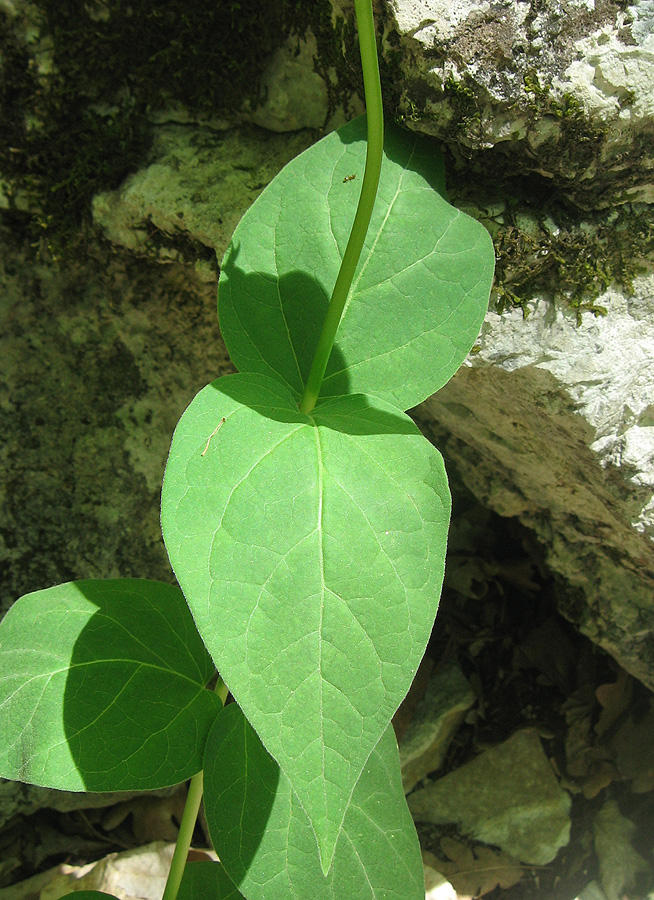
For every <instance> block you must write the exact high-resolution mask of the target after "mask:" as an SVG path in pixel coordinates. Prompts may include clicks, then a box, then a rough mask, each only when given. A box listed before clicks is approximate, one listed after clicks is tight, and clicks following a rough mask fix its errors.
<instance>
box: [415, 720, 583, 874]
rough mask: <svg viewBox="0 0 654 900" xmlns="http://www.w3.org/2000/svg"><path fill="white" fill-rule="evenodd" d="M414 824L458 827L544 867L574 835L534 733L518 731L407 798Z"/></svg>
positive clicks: (563, 794) (565, 797)
mask: <svg viewBox="0 0 654 900" xmlns="http://www.w3.org/2000/svg"><path fill="white" fill-rule="evenodd" d="M408 802H409V809H410V810H411V813H412V815H413V817H414V819H416V821H422V822H433V823H434V824H437V825H438V824H445V823H448V822H454V823H456V824H457V825H458V827H459V828H460V829H461V830H462V831H463V832H465V833H466V834H467V835H469V836H470V837H473V838H475V840H478V841H482V842H483V843H487V844H493V845H495V846H497V847H500V848H501V849H502V850H505V851H506V852H507V853H509V854H511V855H512V856H514V857H516V858H517V859H520V860H522V862H526V863H531V864H533V865H546V864H547V863H548V862H551V861H552V860H553V859H554V857H555V856H556V854H557V852H558V851H559V850H560V849H561V847H565V846H566V844H567V843H568V840H569V835H570V815H569V812H570V798H569V796H568V794H566V792H565V791H564V790H562V788H560V787H559V784H558V782H557V780H556V776H555V775H554V771H553V769H552V767H551V766H550V764H549V762H548V761H547V759H546V757H545V754H544V752H543V749H542V746H541V743H540V740H539V738H538V736H537V734H536V733H535V732H534V731H518V732H516V734H514V735H513V736H512V737H511V738H509V740H508V741H505V742H504V743H503V744H500V745H499V746H497V747H492V748H491V749H489V750H486V751H484V752H483V753H482V754H481V755H480V756H478V757H476V758H475V759H473V760H472V761H471V762H469V763H467V764H466V765H465V766H463V767H462V768H460V769H456V770H455V771H453V772H450V773H449V774H448V775H445V776H444V777H443V778H440V779H439V780H438V781H436V782H435V783H434V784H432V785H430V786H429V787H426V788H424V789H423V790H420V791H416V792H415V793H413V794H410V795H409V798H408Z"/></svg>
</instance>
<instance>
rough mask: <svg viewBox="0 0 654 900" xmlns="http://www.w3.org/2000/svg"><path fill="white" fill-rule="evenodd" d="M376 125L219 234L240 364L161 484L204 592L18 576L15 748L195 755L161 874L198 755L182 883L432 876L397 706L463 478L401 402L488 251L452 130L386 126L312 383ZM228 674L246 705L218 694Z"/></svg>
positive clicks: (170, 890)
mask: <svg viewBox="0 0 654 900" xmlns="http://www.w3.org/2000/svg"><path fill="white" fill-rule="evenodd" d="M367 2H368V0H357V12H358V13H359V10H360V9H361V8H362V7H364V6H365V5H366V3H367ZM370 13H371V10H370ZM360 25H361V21H360ZM370 25H371V29H372V23H371V22H370ZM373 46H374V42H373ZM366 94H367V96H368V86H367V84H366ZM379 107H381V102H380V103H379ZM371 119H372V117H371ZM363 133H364V125H363V122H362V121H355V122H354V123H352V124H351V125H349V126H345V127H344V128H343V129H341V130H340V131H339V132H338V133H336V134H334V135H330V136H328V137H327V138H325V139H323V140H322V141H320V142H319V143H318V144H317V145H315V146H314V147H312V148H310V149H309V150H307V151H306V152H305V153H304V154H302V155H301V156H300V157H298V159H296V160H294V161H293V162H292V163H291V164H290V165H289V166H288V167H287V169H285V170H284V171H283V172H281V173H280V175H279V176H278V177H277V178H276V179H275V180H274V181H273V182H272V184H271V185H270V186H269V187H268V188H267V189H266V190H265V191H264V193H263V194H262V195H261V198H260V199H259V200H258V201H257V203H255V205H254V206H253V208H252V210H251V211H250V212H249V213H248V214H247V215H246V217H245V218H244V219H243V222H242V223H241V225H239V227H238V229H237V231H236V233H235V235H234V239H233V241H232V244H231V245H230V248H229V249H228V252H227V256H226V260H225V264H224V266H223V277H222V279H221V285H220V294H221V295H220V316H221V328H222V331H223V334H224V336H225V340H226V342H227V344H228V346H229V348H230V350H231V352H232V354H233V358H234V362H235V363H236V365H237V366H238V368H239V369H240V372H239V374H236V375H232V376H227V377H224V378H220V379H218V380H217V381H214V382H212V383H211V384H210V385H208V386H207V387H205V388H204V389H203V390H202V391H200V393H199V394H198V395H197V396H196V398H195V399H194V400H193V401H192V403H191V404H190V406H189V408H188V409H187V410H186V412H185V413H184V415H183V416H182V418H181V420H180V422H179V424H178V426H177V429H176V431H175V435H174V437H173V441H172V446H171V450H170V456H169V460H168V464H167V467H166V473H165V477H164V484H163V491H162V531H163V535H164V540H165V543H166V547H167V550H168V553H169V557H170V560H171V563H172V566H173V569H174V571H175V574H176V576H177V579H178V581H179V584H180V586H181V589H182V591H183V598H184V600H185V601H186V604H188V608H187V606H186V604H185V603H184V602H183V601H182V594H180V592H179V590H178V589H177V588H173V587H170V586H166V585H162V584H158V583H156V582H149V581H126V580H115V581H106V582H97V581H80V582H75V583H72V584H67V585H61V586H59V587H55V588H51V589H49V590H45V591H39V592H37V593H34V594H29V595H27V596H25V597H23V598H21V599H20V600H19V601H17V603H16V604H15V605H14V607H13V608H12V609H11V611H10V612H9V614H8V615H7V616H6V618H5V620H4V622H3V623H2V625H1V626H0V775H2V776H4V777H9V778H14V779H22V780H26V781H30V782H33V783H37V784H44V785H49V786H51V787H63V788H67V789H69V790H82V789H92V790H105V791H108V790H118V789H128V788H129V789H142V788H152V787H159V786H162V785H166V784H170V783H173V782H175V781H181V780H184V779H186V778H188V777H189V776H193V777H192V781H191V791H190V793H189V802H188V803H187V810H186V811H185V814H184V818H183V821H182V826H181V829H180V844H179V846H178V848H177V850H176V853H175V856H174V858H173V865H172V870H171V877H170V879H169V882H168V887H167V889H166V893H165V895H164V897H165V900H174V898H175V896H176V887H171V885H177V884H178V883H179V876H180V875H181V868H182V867H183V865H184V862H185V855H186V853H185V848H187V847H188V843H186V844H184V843H183V841H182V835H185V837H184V841H187V842H188V841H190V836H191V833H192V830H193V821H194V816H195V814H196V812H197V806H198V805H199V802H200V797H201V790H202V781H203V778H204V781H205V796H204V799H205V809H206V813H207V819H208V821H209V826H210V830H211V834H212V838H213V840H214V842H215V845H216V848H217V850H218V853H219V856H220V858H221V861H222V866H221V865H218V864H214V863H209V864H206V865H202V866H190V867H189V868H188V872H187V874H186V877H185V878H184V879H182V883H181V888H180V892H179V895H177V896H181V897H182V898H192V897H198V896H202V897H210V898H217V900H238V898H239V897H244V898H247V900H275V898H279V900H282V898H287V897H289V896H294V897H296V898H298V900H308V898H312V900H313V898H314V896H315V897H317V898H325V900H328V898H329V900H332V898H336V897H345V896H347V897H349V896H356V897H364V898H371V900H388V898H390V897H394V898H398V900H418V898H419V897H421V896H422V895H423V891H424V886H423V878H422V862H421V858H420V852H419V847H418V841H417V836H416V834H415V830H414V828H413V825H412V822H411V819H410V816H409V812H408V808H407V806H406V802H405V799H404V795H403V791H402V785H401V778H400V771H399V759H398V752H397V746H396V743H395V738H394V735H393V731H392V728H391V726H390V721H391V717H392V715H393V713H394V711H395V709H396V708H397V706H398V705H399V703H400V702H401V700H402V699H403V697H404V695H405V694H406V692H407V690H408V688H409V686H410V684H411V680H412V678H413V677H414V675H415V672H416V670H417V668H418V664H419V662H420V659H421V657H422V654H423V652H424V650H425V647H426V644H427V641H428V639H429V635H430V631H431V628H432V625H433V621H434V617H435V614H436V609H437V606H438V599H439V596H440V589H441V584H442V580H443V570H444V557H445V546H446V541H447V530H448V523H449V515H450V498H449V491H448V486H447V479H446V475H445V470H444V466H443V462H442V459H441V456H440V454H439V453H438V451H437V450H436V449H435V448H434V447H432V446H431V444H430V443H429V442H428V441H427V440H426V439H425V438H424V437H423V436H422V435H421V434H420V433H419V432H418V430H417V428H416V427H415V425H414V424H413V422H412V421H411V419H409V417H408V416H407V415H405V412H404V411H405V410H406V409H407V408H408V407H410V406H412V405H414V404H416V403H418V402H420V400H422V399H424V398H425V397H426V396H428V395H429V394H431V393H432V392H433V391H435V390H437V389H438V388H439V387H440V386H442V385H443V384H444V383H445V382H446V381H447V379H448V378H449V377H451V375H452V374H453V373H454V371H455V370H456V368H457V367H458V366H459V365H460V364H461V362H462V361H463V359H464V358H465V356H466V354H467V353H468V352H469V350H470V348H471V346H472V344H473V342H474V339H475V338H476V335H477V332H478V329H479V325H480V323H481V320H482V318H483V315H484V312H485V310H486V306H487V303H488V296H489V292H490V285H491V279H492V272H493V259H494V258H493V248H492V243H491V241H490V238H489V236H488V234H487V233H486V231H485V230H484V229H483V227H482V226H481V225H480V224H479V223H477V222H475V221H474V220H473V219H470V218H468V217H467V216H465V215H464V214H463V213H461V212H459V211H457V210H454V209H453V208H452V207H451V206H449V204H448V203H447V201H446V200H445V199H444V193H445V189H444V180H443V164H442V160H441V158H440V156H439V155H438V153H437V152H436V151H434V149H433V148H432V147H431V146H430V145H428V144H427V143H424V142H423V141H421V140H418V139H416V138H415V137H409V136H408V135H403V134H402V133H400V132H392V133H391V134H390V135H388V138H387V142H386V146H385V150H384V154H383V155H384V160H383V165H382V166H381V180H380V184H379V194H378V200H377V206H376V207H375V212H374V215H373V217H372V224H371V228H370V232H369V234H368V237H367V239H366V244H365V246H364V249H363V256H362V257H361V259H360V261H359V265H358V269H357V271H356V273H355V276H354V282H353V288H352V291H351V293H350V295H349V300H348V304H347V306H346V308H345V312H344V315H343V319H342V323H341V327H340V330H339V332H338V335H337V340H336V343H335V344H333V346H331V345H329V346H327V351H328V352H327V354H326V355H325V359H326V360H328V361H327V369H326V376H325V379H324V381H323V382H322V391H320V392H318V391H316V393H317V394H318V399H317V403H316V404H315V406H313V405H306V406H304V405H301V401H302V398H303V396H304V395H305V388H306V379H307V373H308V371H309V369H310V367H311V361H312V359H313V357H314V354H316V346H317V344H318V338H319V331H320V327H321V324H322V322H323V320H324V319H325V312H326V306H327V299H326V297H327V293H328V292H329V291H330V289H331V285H332V284H333V281H334V278H335V276H336V273H337V270H338V268H339V263H340V259H341V256H342V254H343V250H344V247H345V244H346V243H347V242H348V235H349V234H350V230H351V228H352V221H353V219H354V212H355V200H356V194H355V193H354V191H355V190H356V186H355V182H356V178H352V177H351V176H352V175H354V176H356V175H358V174H359V173H361V170H362V168H363V157H364V150H365V144H364V141H363ZM377 138H379V140H377ZM374 144H375V146H378V147H379V156H381V155H382V145H381V121H380V120H379V132H378V133H377V135H376V139H375V142H374ZM370 146H373V142H372V141H371V143H370ZM379 162H380V160H379V158H377V159H376V162H375V163H374V164H373V165H372V166H371V167H370V168H369V167H368V165H367V164H366V172H369V171H375V172H376V171H377V170H378V163H379ZM375 177H376V176H375ZM369 184H370V180H368V182H367V185H369ZM364 194H365V195H366V196H368V195H369V194H370V192H369V191H368V192H366V191H364ZM373 200H374V189H373V191H372V194H370V207H369V208H371V207H372V202H373ZM363 218H365V216H363V217H359V218H358V221H362V220H363ZM364 232H365V227H363V228H362V229H359V232H358V234H359V236H360V238H361V241H363V237H364ZM354 233H355V234H356V233H357V232H356V230H355V232H354ZM348 252H350V251H348ZM346 290H347V285H346ZM333 308H334V307H333V306H331V307H330V310H331V309H333ZM321 346H322V344H321ZM330 347H331V351H330ZM329 352H331V355H329ZM300 408H302V409H309V410H310V412H309V413H308V414H305V413H302V412H300ZM189 609H190V612H189ZM196 628H197V631H196ZM214 666H215V669H217V671H218V673H219V675H220V678H219V680H218V686H217V690H216V692H215V693H214V692H212V691H211V690H209V687H210V685H211V682H212V679H213V677H214V674H215V671H214ZM227 689H229V691H230V692H231V693H232V695H233V697H234V699H235V700H236V701H237V704H238V705H236V704H230V705H228V706H227V707H226V708H225V709H222V708H221V707H222V704H221V701H220V700H219V699H218V698H219V696H220V697H221V698H224V697H225V695H226V693H227ZM201 769H202V770H203V771H204V775H203V774H202V772H201V771H200V770H201ZM191 797H192V798H193V800H191ZM192 809H193V810H194V812H193V813H192V814H191V813H189V810H192ZM180 847H181V851H180ZM223 867H224V868H223ZM97 896H101V895H98V894H97V893H94V892H90V893H89V897H91V898H92V897H97Z"/></svg>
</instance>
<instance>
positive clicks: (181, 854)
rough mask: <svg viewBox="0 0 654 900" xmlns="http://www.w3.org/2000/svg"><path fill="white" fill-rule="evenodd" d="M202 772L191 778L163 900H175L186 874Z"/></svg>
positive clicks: (198, 808)
mask: <svg viewBox="0 0 654 900" xmlns="http://www.w3.org/2000/svg"><path fill="white" fill-rule="evenodd" d="M202 781H203V777H202V772H198V774H197V775H194V776H193V778H191V783H190V785H189V789H188V795H187V797H186V805H185V806H184V812H183V813H182V821H181V824H180V826H179V834H178V835H177V843H176V844H175V852H174V853H173V859H172V862H171V864H170V872H169V873H168V880H167V881H166V887H165V889H164V892H163V897H162V898H161V900H175V898H176V897H177V892H178V891H179V885H180V883H181V881H182V875H183V874H184V866H185V865H186V857H187V856H188V851H189V847H190V846H191V840H192V838H193V829H194V828H195V823H196V821H197V818H198V812H199V811H200V803H201V801H202Z"/></svg>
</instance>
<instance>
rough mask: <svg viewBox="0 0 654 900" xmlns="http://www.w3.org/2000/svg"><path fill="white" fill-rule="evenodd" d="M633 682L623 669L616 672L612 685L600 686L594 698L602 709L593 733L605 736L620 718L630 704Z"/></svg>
mask: <svg viewBox="0 0 654 900" xmlns="http://www.w3.org/2000/svg"><path fill="white" fill-rule="evenodd" d="M633 688H634V680H633V678H632V677H631V676H630V675H628V674H627V672H625V670H624V669H619V670H618V675H617V678H616V680H615V681H614V682H613V683H609V684H600V686H599V687H598V688H597V690H596V691H595V696H596V697H597V700H598V702H599V704H600V706H601V707H602V712H601V713H600V717H599V719H598V721H597V723H596V725H595V733H596V734H598V735H602V734H605V733H606V732H607V731H608V730H609V729H610V728H611V726H612V725H614V724H615V723H616V722H617V721H618V719H619V718H620V716H622V715H623V714H624V713H625V712H626V711H627V709H628V708H629V704H630V703H631V698H632V696H633Z"/></svg>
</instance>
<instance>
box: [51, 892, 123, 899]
mask: <svg viewBox="0 0 654 900" xmlns="http://www.w3.org/2000/svg"><path fill="white" fill-rule="evenodd" d="M67 897H74V898H75V900H102V898H103V897H110V898H111V900H118V898H117V897H115V896H114V895H113V894H105V893H104V891H73V893H72V894H66V895H65V896H64V897H63V898H62V900H66V898H67Z"/></svg>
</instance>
